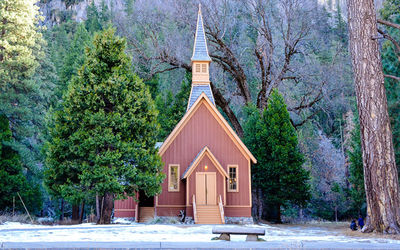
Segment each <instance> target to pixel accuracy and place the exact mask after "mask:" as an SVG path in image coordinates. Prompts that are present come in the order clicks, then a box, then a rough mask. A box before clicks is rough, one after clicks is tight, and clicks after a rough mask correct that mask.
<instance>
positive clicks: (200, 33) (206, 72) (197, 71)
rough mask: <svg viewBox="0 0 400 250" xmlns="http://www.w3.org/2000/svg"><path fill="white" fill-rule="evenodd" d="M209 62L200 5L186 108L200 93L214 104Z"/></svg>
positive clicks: (189, 106)
mask: <svg viewBox="0 0 400 250" xmlns="http://www.w3.org/2000/svg"><path fill="white" fill-rule="evenodd" d="M210 62H211V57H210V56H209V55H208V49H207V40H206V35H205V33H204V25H203V16H202V15H201V5H200V4H199V12H198V14H197V25H196V37H195V39H194V46H193V55H192V90H191V91H190V97H189V102H188V106H187V110H189V109H190V108H191V107H192V105H193V104H194V103H195V102H196V100H197V98H199V96H200V95H201V93H204V94H206V96H207V97H208V99H210V101H211V102H212V103H213V104H214V105H215V101H214V96H213V94H212V91H211V86H210Z"/></svg>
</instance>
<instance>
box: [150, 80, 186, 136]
mask: <svg viewBox="0 0 400 250" xmlns="http://www.w3.org/2000/svg"><path fill="white" fill-rule="evenodd" d="M191 78H192V76H191V74H186V75H185V79H184V80H183V82H182V84H181V89H180V90H179V92H178V93H177V94H176V96H175V97H174V96H173V94H172V91H170V90H169V91H168V92H167V94H166V97H165V98H164V97H163V95H162V94H159V95H158V96H157V98H156V106H157V109H158V110H159V115H158V123H159V124H160V125H161V129H160V133H159V137H158V139H159V140H160V141H163V140H165V139H166V137H167V136H168V135H169V134H170V133H171V132H172V130H173V129H174V127H175V126H176V124H178V122H179V121H180V120H181V119H182V117H183V116H184V115H185V113H186V108H187V102H188V100H189V95H190V88H191V84H190V82H191Z"/></svg>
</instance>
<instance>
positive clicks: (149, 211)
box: [138, 207, 154, 223]
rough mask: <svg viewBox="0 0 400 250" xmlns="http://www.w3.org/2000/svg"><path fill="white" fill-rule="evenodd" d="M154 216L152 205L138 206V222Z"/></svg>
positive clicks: (147, 220)
mask: <svg viewBox="0 0 400 250" xmlns="http://www.w3.org/2000/svg"><path fill="white" fill-rule="evenodd" d="M153 218H154V207H139V221H138V222H139V223H146V222H149V221H151V220H152V219H153Z"/></svg>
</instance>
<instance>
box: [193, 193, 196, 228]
mask: <svg viewBox="0 0 400 250" xmlns="http://www.w3.org/2000/svg"><path fill="white" fill-rule="evenodd" d="M193 219H194V223H195V224H196V223H197V209H196V198H195V196H194V195H193Z"/></svg>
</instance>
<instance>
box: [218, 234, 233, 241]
mask: <svg viewBox="0 0 400 250" xmlns="http://www.w3.org/2000/svg"><path fill="white" fill-rule="evenodd" d="M219 239H220V240H226V241H230V240H231V235H230V234H221V235H220V236H219Z"/></svg>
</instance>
